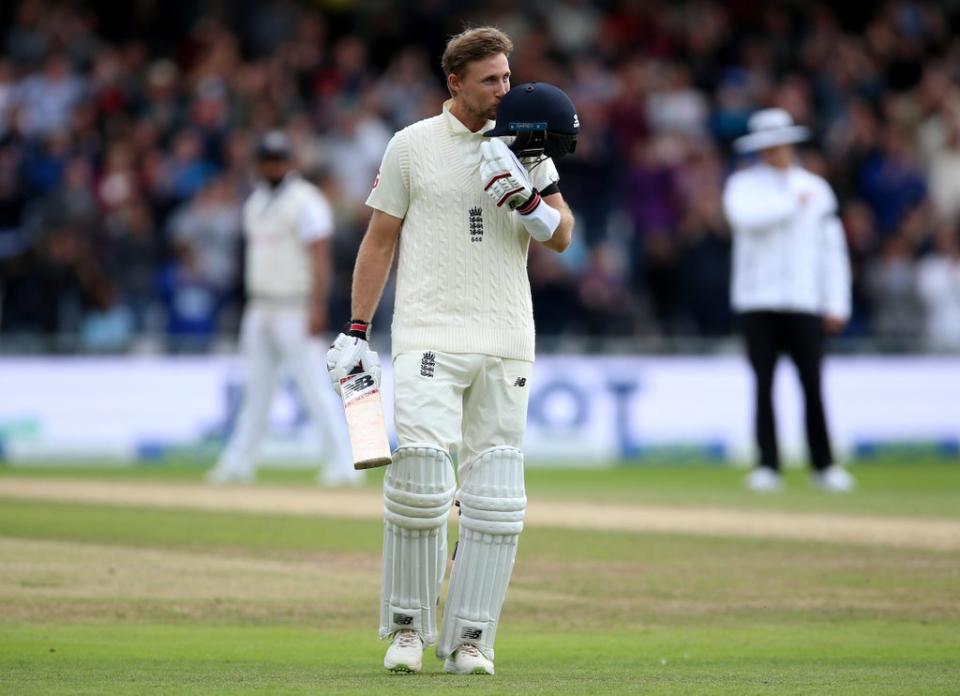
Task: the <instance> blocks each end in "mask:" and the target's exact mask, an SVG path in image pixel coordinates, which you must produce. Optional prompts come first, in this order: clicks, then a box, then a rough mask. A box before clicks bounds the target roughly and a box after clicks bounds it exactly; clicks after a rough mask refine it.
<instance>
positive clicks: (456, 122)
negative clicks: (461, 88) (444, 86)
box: [443, 99, 496, 136]
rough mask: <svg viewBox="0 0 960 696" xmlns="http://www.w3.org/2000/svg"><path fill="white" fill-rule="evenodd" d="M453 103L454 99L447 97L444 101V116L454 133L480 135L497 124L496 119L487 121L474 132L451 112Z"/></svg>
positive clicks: (448, 126) (451, 131)
mask: <svg viewBox="0 0 960 696" xmlns="http://www.w3.org/2000/svg"><path fill="white" fill-rule="evenodd" d="M451 104H453V99H447V101H445V102H443V118H444V120H445V121H446V122H447V129H448V130H449V131H450V133H451V134H453V135H480V136H482V135H483V134H484V133H486V132H487V131H488V130H490V129H492V128H493V127H494V126H495V125H496V121H487V122H486V123H485V124H483V127H482V128H481V129H480V130H478V131H476V132H474V131H471V130H470V129H469V128H467V127H466V126H465V125H463V122H461V121H460V119H459V118H457V117H456V116H454V115H453V114H451V113H450V105H451Z"/></svg>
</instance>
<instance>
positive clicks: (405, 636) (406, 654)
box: [383, 629, 423, 672]
mask: <svg viewBox="0 0 960 696" xmlns="http://www.w3.org/2000/svg"><path fill="white" fill-rule="evenodd" d="M383 666H384V667H386V668H387V669H388V670H390V671H391V672H419V671H420V670H421V669H422V668H423V641H422V640H421V639H420V635H419V634H418V633H417V632H416V631H411V630H409V629H404V630H402V631H397V632H396V633H394V634H393V640H392V641H391V642H390V647H389V648H387V654H386V655H384V657H383Z"/></svg>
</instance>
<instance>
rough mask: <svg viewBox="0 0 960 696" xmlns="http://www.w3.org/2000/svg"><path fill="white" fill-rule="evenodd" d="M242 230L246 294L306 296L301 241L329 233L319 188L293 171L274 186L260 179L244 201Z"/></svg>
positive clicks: (307, 270) (307, 276) (308, 283)
mask: <svg viewBox="0 0 960 696" xmlns="http://www.w3.org/2000/svg"><path fill="white" fill-rule="evenodd" d="M243 231H244V235H245V236H246V241H247V249H246V286H247V294H248V295H250V296H251V297H253V298H259V299H268V300H280V301H301V300H303V301H305V300H307V299H308V298H309V296H310V291H311V288H312V286H313V274H312V270H311V265H310V253H309V249H308V248H307V247H308V245H309V244H310V242H313V241H315V240H317V239H326V238H327V237H329V236H330V235H331V234H333V213H332V211H331V209H330V205H329V203H327V199H326V198H325V197H324V195H323V194H322V193H321V192H320V190H319V189H318V188H317V187H316V186H314V185H313V184H311V183H310V182H309V181H306V180H305V179H303V178H301V177H300V176H298V175H296V174H293V173H291V174H288V175H287V176H286V177H285V178H284V180H283V181H282V182H281V183H280V185H279V186H277V188H275V189H271V188H270V187H269V186H268V185H266V184H265V183H260V184H259V185H258V186H257V187H256V189H254V191H253V193H251V194H250V197H249V198H248V199H247V201H246V203H244V206H243Z"/></svg>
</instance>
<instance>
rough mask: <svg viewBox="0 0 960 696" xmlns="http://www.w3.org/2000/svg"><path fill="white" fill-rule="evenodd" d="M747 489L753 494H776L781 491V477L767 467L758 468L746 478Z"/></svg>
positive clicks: (778, 473)
mask: <svg viewBox="0 0 960 696" xmlns="http://www.w3.org/2000/svg"><path fill="white" fill-rule="evenodd" d="M746 483H747V488H749V489H750V490H751V491H753V492H754V493H776V492H777V491H780V490H782V489H783V477H782V476H781V475H780V472H779V471H774V470H773V469H771V468H770V467H768V466H758V467H757V468H756V469H754V470H753V471H751V472H750V474H749V475H748V476H747V481H746Z"/></svg>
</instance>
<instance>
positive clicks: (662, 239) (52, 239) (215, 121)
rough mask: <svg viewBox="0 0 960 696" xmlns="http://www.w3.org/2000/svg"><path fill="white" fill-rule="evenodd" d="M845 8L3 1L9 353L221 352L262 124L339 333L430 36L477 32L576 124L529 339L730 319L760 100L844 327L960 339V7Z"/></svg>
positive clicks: (536, 284)
mask: <svg viewBox="0 0 960 696" xmlns="http://www.w3.org/2000/svg"><path fill="white" fill-rule="evenodd" d="M850 5H851V6H850V7H848V8H840V9H837V8H833V7H831V6H828V5H827V4H826V3H816V2H772V3H771V2H754V1H750V0H743V1H737V2H729V3H721V2H715V1H712V0H687V1H683V2H668V1H666V0H607V1H605V2H602V1H596V2H590V1H588V0H540V1H535V2H530V3H513V2H505V1H504V0H493V1H490V0H488V1H486V2H482V3H481V2H460V3H445V2H442V1H441V0H419V1H410V2H402V3H387V2H353V3H351V2H349V1H348V2H326V3H325V2H315V3H297V2H292V1H291V0H273V1H271V2H252V1H248V2H237V3H214V2H210V3H203V2H194V3H173V4H172V5H171V6H170V7H167V6H166V5H164V4H163V3H160V2H151V1H145V2H138V3H134V4H133V5H132V6H131V7H128V8H124V10H123V11H122V12H118V11H117V9H116V8H115V7H114V6H113V5H108V4H107V3H98V2H86V3H84V2H53V1H52V0H20V1H19V2H12V3H4V4H3V6H2V7H0V21H2V24H0V27H2V33H0V42H2V43H0V46H2V52H0V343H4V342H6V343H7V344H8V345H9V344H10V343H11V342H14V343H15V342H16V341H22V340H26V337H30V340H34V341H35V340H37V339H38V337H39V338H40V340H44V341H50V342H51V343H48V344H47V347H51V348H55V347H56V346H55V345H53V343H52V341H53V340H54V339H53V337H57V336H68V337H71V341H74V342H75V343H71V348H72V347H76V346H79V347H81V348H83V349H86V350H94V351H96V350H107V351H110V350H123V349H126V348H128V347H130V346H131V345H132V344H133V343H134V342H135V341H136V340H137V338H138V337H142V336H150V337H153V338H156V337H166V338H168V339H170V341H171V345H174V346H181V347H188V348H200V349H205V348H209V347H210V346H211V345H212V344H214V343H215V342H216V341H217V340H218V339H220V338H222V337H225V336H226V337H232V336H233V334H234V332H235V330H236V323H237V318H238V316H239V313H238V310H239V307H240V306H241V305H242V302H243V293H242V283H241V276H242V268H241V265H242V253H241V252H242V235H241V230H240V216H239V210H240V205H241V203H242V201H243V199H244V197H245V196H246V195H247V194H248V193H249V191H250V189H251V186H252V179H251V176H252V170H251V166H250V165H251V153H252V150H253V144H254V143H255V142H256V138H257V137H258V136H259V134H260V133H262V132H264V131H265V130H267V129H269V128H273V127H283V128H285V129H287V131H288V132H289V133H290V135H291V138H292V140H293V142H294V144H295V151H296V155H297V158H298V160H299V166H300V168H301V170H302V171H303V172H304V173H305V174H306V175H307V176H309V177H311V178H313V180H315V181H316V182H317V183H318V184H319V185H320V186H321V187H322V188H323V189H324V191H325V192H326V194H327V195H328V197H329V198H330V199H331V201H332V203H333V205H334V207H335V210H336V214H337V222H338V227H337V236H336V248H335V256H336V258H335V267H336V278H335V282H334V284H333V297H332V300H331V309H332V314H331V316H332V317H333V320H334V322H340V321H343V320H346V319H347V318H348V313H349V288H350V275H351V271H352V261H353V257H354V254H355V252H356V249H357V246H358V245H359V242H360V238H361V236H362V234H363V230H364V227H365V224H366V221H367V219H368V217H369V211H368V209H366V208H365V206H364V205H363V202H364V200H365V198H366V196H367V194H368V193H369V189H370V186H371V183H372V182H373V180H374V177H375V175H376V171H377V168H378V166H379V163H380V158H381V156H382V154H383V151H384V148H385V146H386V144H387V141H388V140H389V138H390V137H391V135H392V134H393V132H394V131H395V130H397V129H399V128H402V127H403V126H405V125H407V124H409V123H411V122H413V121H416V120H418V119H421V118H424V117H427V116H431V115H434V114H436V113H438V112H439V110H440V106H441V104H442V102H443V100H444V99H445V98H446V96H447V94H446V90H445V87H444V81H443V75H442V74H441V72H440V69H439V56H440V54H441V53H442V50H443V46H444V44H445V42H446V39H447V38H448V37H449V36H450V35H452V34H455V33H457V32H459V31H460V30H462V29H463V28H464V26H467V25H479V24H494V25H496V26H499V27H500V28H502V29H504V30H505V31H507V32H508V33H509V34H510V35H511V36H512V37H513V40H514V43H515V46H516V48H515V52H514V54H513V56H512V57H511V68H512V70H513V81H514V84H519V83H521V82H525V81H529V80H543V81H547V82H552V83H554V84H557V85H559V86H561V87H563V88H564V89H565V90H567V91H568V93H569V94H570V95H571V97H572V98H573V100H574V102H575V103H576V104H577V107H578V111H579V115H580V121H581V124H582V133H581V136H580V140H579V144H578V146H577V151H576V154H575V155H574V156H572V157H570V158H568V159H566V160H564V161H562V162H561V163H560V167H559V168H560V172H561V190H562V191H563V193H564V196H565V197H566V199H567V201H568V202H569V203H570V205H571V207H572V209H573V210H574V212H575V214H576V216H577V221H578V223H577V229H576V235H575V236H576V240H577V241H576V243H575V245H574V247H572V248H571V250H570V251H568V252H567V253H566V254H564V255H560V256H558V255H555V254H552V253H550V252H545V251H543V250H542V249H541V248H539V246H538V245H533V248H532V250H531V257H530V276H531V282H532V287H533V292H534V300H535V306H536V319H537V330H538V334H539V335H540V336H542V337H545V338H547V339H548V340H549V338H550V337H553V336H584V335H589V336H600V337H602V336H609V337H676V336H699V337H722V336H727V335H730V334H731V333H732V332H733V331H735V329H736V327H735V319H734V317H732V316H731V312H730V308H729V302H728V282H729V271H730V244H731V242H730V235H729V230H728V228H727V225H726V223H725V221H724V219H723V214H722V209H721V205H720V193H721V190H722V185H723V181H724V179H725V178H726V177H727V176H728V175H729V173H730V172H731V171H732V170H733V169H734V168H735V167H737V166H738V165H739V162H738V161H737V160H736V158H735V157H733V155H732V154H731V149H730V145H731V143H732V141H733V140H734V139H735V138H736V137H737V136H739V135H741V134H743V133H744V132H745V129H746V120H747V118H748V116H749V114H750V113H751V112H752V111H754V110H756V109H757V108H760V107H764V106H772V105H777V106H781V107H784V108H786V109H788V110H789V111H790V112H791V113H792V115H793V116H794V118H795V119H796V120H797V121H799V122H800V123H803V124H806V125H808V126H809V127H811V128H812V129H813V132H814V133H815V138H814V141H813V142H812V143H811V144H810V146H809V147H807V148H804V149H803V150H802V158H803V162H804V164H805V166H807V167H808V168H810V169H812V170H813V171H816V172H817V173H819V174H821V175H823V176H825V177H826V178H827V179H828V180H829V181H830V183H831V184H832V185H833V187H834V189H835V191H836V192H837V195H838V198H839V200H840V206H841V215H842V218H843V221H844V223H845V226H846V232H847V238H848V244H849V248H850V254H851V261H852V264H853V275H854V316H853V319H852V321H851V323H850V325H849V326H848V328H847V330H846V335H847V336H848V337H853V338H865V339H870V340H871V341H874V342H876V343H877V344H879V345H891V346H900V345H903V346H913V347H920V346H925V347H929V348H932V349H937V350H940V349H944V350H951V349H960V245H958V229H960V228H958V224H960V34H958V33H957V31H956V29H957V26H958V22H960V8H955V10H954V12H953V13H951V12H950V11H949V10H948V9H947V8H949V7H950V5H945V4H941V3H934V2H890V3H885V4H880V5H869V4H867V5H863V4H850ZM388 312H389V302H387V305H386V306H385V307H383V308H382V309H381V314H380V315H379V316H378V317H377V319H378V320H379V321H380V322H382V323H383V324H384V325H385V324H386V318H387V313H388Z"/></svg>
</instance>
